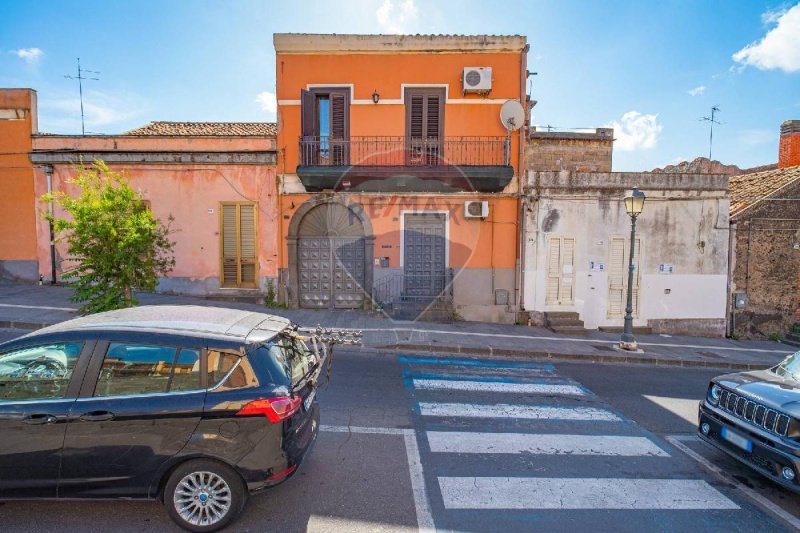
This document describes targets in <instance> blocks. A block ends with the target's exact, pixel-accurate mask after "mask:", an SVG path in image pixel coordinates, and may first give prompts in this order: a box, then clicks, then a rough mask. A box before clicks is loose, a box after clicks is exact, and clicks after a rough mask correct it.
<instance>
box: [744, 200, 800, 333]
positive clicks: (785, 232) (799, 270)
mask: <svg viewBox="0 0 800 533" xmlns="http://www.w3.org/2000/svg"><path fill="white" fill-rule="evenodd" d="M798 195H800V184H797V185H795V186H793V187H790V188H789V189H787V190H785V191H783V192H782V194H781V195H780V196H779V197H780V198H797V197H798ZM767 219H773V220H767ZM775 219H796V220H775ZM733 222H735V223H736V225H735V232H736V233H735V235H736V236H735V239H736V258H735V263H734V270H733V280H732V292H734V293H747V299H748V303H747V305H746V306H745V307H743V308H739V309H736V312H735V333H736V335H738V336H740V337H748V338H766V337H769V336H770V335H784V334H785V333H786V332H787V331H788V330H789V328H790V327H791V325H792V324H794V323H796V322H800V278H799V277H798V276H799V275H800V249H798V247H800V202H798V201H780V200H779V201H764V202H762V204H761V205H759V206H756V207H754V208H752V209H751V210H748V211H745V212H744V213H742V215H741V216H740V217H735V219H734V221H733Z"/></svg>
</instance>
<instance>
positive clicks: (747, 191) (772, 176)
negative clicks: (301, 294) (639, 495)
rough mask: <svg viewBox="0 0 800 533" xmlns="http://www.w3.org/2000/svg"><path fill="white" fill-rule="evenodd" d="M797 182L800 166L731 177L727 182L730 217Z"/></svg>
mask: <svg viewBox="0 0 800 533" xmlns="http://www.w3.org/2000/svg"><path fill="white" fill-rule="evenodd" d="M798 180H800V165H798V166H794V167H786V168H778V169H775V170H767V171H765V172H751V173H747V174H740V175H738V176H731V177H730V180H729V182H728V187H729V190H730V193H731V210H730V216H731V217H735V216H737V215H739V214H741V213H742V212H743V211H745V210H746V209H749V208H751V207H753V206H754V205H755V204H757V203H759V202H760V201H762V200H764V199H765V198H768V197H770V196H773V195H775V194H776V193H778V192H779V191H780V190H781V189H783V188H784V187H786V186H787V185H790V184H792V183H793V182H795V181H798Z"/></svg>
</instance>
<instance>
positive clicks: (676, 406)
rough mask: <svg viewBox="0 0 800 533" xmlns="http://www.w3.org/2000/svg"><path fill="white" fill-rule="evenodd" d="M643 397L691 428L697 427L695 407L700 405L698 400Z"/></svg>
mask: <svg viewBox="0 0 800 533" xmlns="http://www.w3.org/2000/svg"><path fill="white" fill-rule="evenodd" d="M643 396H644V397H645V398H647V399H648V400H650V401H651V402H653V403H654V404H656V405H658V406H659V407H663V408H664V409H666V410H667V411H669V412H670V413H672V414H674V415H677V416H679V417H681V418H683V419H684V420H686V421H687V422H689V423H690V424H691V425H692V427H696V426H697V422H698V419H697V406H698V404H699V403H700V400H699V399H698V400H692V399H686V398H668V397H666V396H648V395H647V394H644V395H643Z"/></svg>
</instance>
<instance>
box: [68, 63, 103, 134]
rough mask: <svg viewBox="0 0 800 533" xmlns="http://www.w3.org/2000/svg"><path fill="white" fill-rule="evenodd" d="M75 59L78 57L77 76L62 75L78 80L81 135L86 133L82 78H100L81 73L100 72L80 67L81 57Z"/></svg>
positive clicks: (95, 79) (96, 79) (97, 79)
mask: <svg viewBox="0 0 800 533" xmlns="http://www.w3.org/2000/svg"><path fill="white" fill-rule="evenodd" d="M77 59H78V75H77V76H70V75H68V74H67V75H65V76H64V77H65V78H67V79H70V80H78V95H79V96H80V100H81V135H84V136H85V135H86V128H85V126H84V119H83V80H94V81H99V80H100V78H89V77H85V76H83V73H85V72H88V73H89V74H100V73H99V72H97V71H96V70H86V69H81V58H80V57H79V58H77Z"/></svg>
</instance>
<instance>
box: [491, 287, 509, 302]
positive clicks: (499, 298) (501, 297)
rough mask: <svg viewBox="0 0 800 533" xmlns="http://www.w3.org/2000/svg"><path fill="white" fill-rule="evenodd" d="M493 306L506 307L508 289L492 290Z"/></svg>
mask: <svg viewBox="0 0 800 533" xmlns="http://www.w3.org/2000/svg"><path fill="white" fill-rule="evenodd" d="M494 305H508V289H495V290H494Z"/></svg>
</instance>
